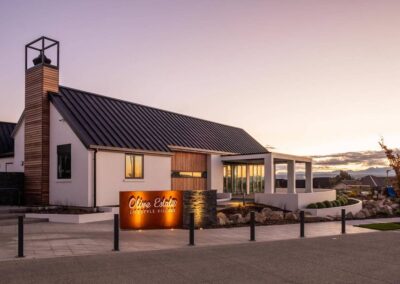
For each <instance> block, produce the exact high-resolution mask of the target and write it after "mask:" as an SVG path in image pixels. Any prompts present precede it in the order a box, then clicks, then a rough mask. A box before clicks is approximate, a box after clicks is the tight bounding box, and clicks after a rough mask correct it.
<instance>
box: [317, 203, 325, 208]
mask: <svg viewBox="0 0 400 284" xmlns="http://www.w3.org/2000/svg"><path fill="white" fill-rule="evenodd" d="M316 204H317V208H326V206H325V204H324V203H322V202H317V203H316Z"/></svg>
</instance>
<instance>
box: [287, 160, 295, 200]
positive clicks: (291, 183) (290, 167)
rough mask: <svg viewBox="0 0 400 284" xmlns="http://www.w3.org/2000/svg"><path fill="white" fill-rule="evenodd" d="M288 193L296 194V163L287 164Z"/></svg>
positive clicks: (292, 161) (291, 161) (289, 162)
mask: <svg viewBox="0 0 400 284" xmlns="http://www.w3.org/2000/svg"><path fill="white" fill-rule="evenodd" d="M287 177H288V180H287V192H288V193H296V161H294V160H290V161H288V162H287Z"/></svg>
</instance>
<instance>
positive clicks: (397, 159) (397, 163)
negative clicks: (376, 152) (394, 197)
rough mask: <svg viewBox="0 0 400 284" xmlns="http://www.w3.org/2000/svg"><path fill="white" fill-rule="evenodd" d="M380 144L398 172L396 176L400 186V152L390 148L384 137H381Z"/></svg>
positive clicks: (391, 164) (390, 163)
mask: <svg viewBox="0 0 400 284" xmlns="http://www.w3.org/2000/svg"><path fill="white" fill-rule="evenodd" d="M379 145H380V146H381V148H382V150H383V151H384V152H385V154H386V158H387V159H388V161H389V165H390V166H391V167H392V169H393V170H394V172H395V173H396V178H397V184H398V186H399V188H400V154H399V153H395V151H394V150H393V149H390V148H389V147H387V146H386V145H385V142H384V141H383V138H381V141H379Z"/></svg>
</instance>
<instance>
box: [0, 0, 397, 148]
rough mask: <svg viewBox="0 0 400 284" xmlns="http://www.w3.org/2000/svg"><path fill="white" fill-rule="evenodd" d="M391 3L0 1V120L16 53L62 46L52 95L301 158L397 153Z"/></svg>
mask: <svg viewBox="0 0 400 284" xmlns="http://www.w3.org/2000/svg"><path fill="white" fill-rule="evenodd" d="M399 15H400V1H375V0H370V1H368V0H359V1H351V0H343V1H338V0H336V1H321V0H316V1H311V0H307V1H301V0H293V1H283V0H279V1H278V0H277V1H233V0H228V1H204V0H202V1H194V0H193V1H187V0H185V1H184V0H182V1H149V0H143V1H54V0H52V1H16V0H12V1H11V0H10V1H5V0H0V37H1V44H0V58H1V66H2V68H1V69H0V86H1V89H0V102H1V104H0V120H3V121H4V120H5V121H14V122H15V121H17V120H18V117H19V115H20V114H21V112H22V110H23V103H24V102H23V99H24V63H23V59H24V50H23V48H24V45H25V44H26V43H27V42H29V41H31V40H33V39H35V38H36V37H38V36H41V35H46V36H49V37H52V38H55V39H57V40H59V41H60V42H61V69H60V73H61V84H63V85H66V86H70V87H74V88H80V89H84V90H87V91H92V92H97V93H100V94H104V95H108V96H112V97H118V98H121V99H125V100H129V101H134V102H138V103H141V104H146V105H151V106H155V107H159V108H163V109H167V110H172V111H176V112H180V113H185V114H189V115H193V116H197V117H200V118H205V119H208V120H213V121H217V122H221V123H226V124H230V125H234V126H238V127H242V128H244V129H246V130H247V131H248V132H249V133H250V134H251V135H253V136H254V137H255V138H256V139H257V140H259V141H260V142H261V143H262V144H263V145H272V146H274V147H276V151H279V152H289V153H293V154H300V155H324V154H329V153H338V152H348V151H367V150H378V149H379V146H378V144H377V141H378V140H379V138H380V136H381V135H383V136H384V137H385V138H386V141H387V143H388V144H389V146H392V147H398V146H399V145H400V131H399V129H398V126H397V124H398V121H399V120H400V112H399V105H400V80H399V78H400V28H399V27H400V17H399Z"/></svg>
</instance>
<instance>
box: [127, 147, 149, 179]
mask: <svg viewBox="0 0 400 284" xmlns="http://www.w3.org/2000/svg"><path fill="white" fill-rule="evenodd" d="M127 156H134V157H135V156H140V157H142V176H141V177H135V176H134V175H135V163H133V168H132V171H133V176H134V177H128V176H126V166H127V164H126V157H127ZM124 158H125V159H124V163H125V173H124V176H125V179H126V180H143V179H144V155H143V154H132V153H125V156H124ZM133 160H134V161H135V158H134V159H133Z"/></svg>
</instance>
